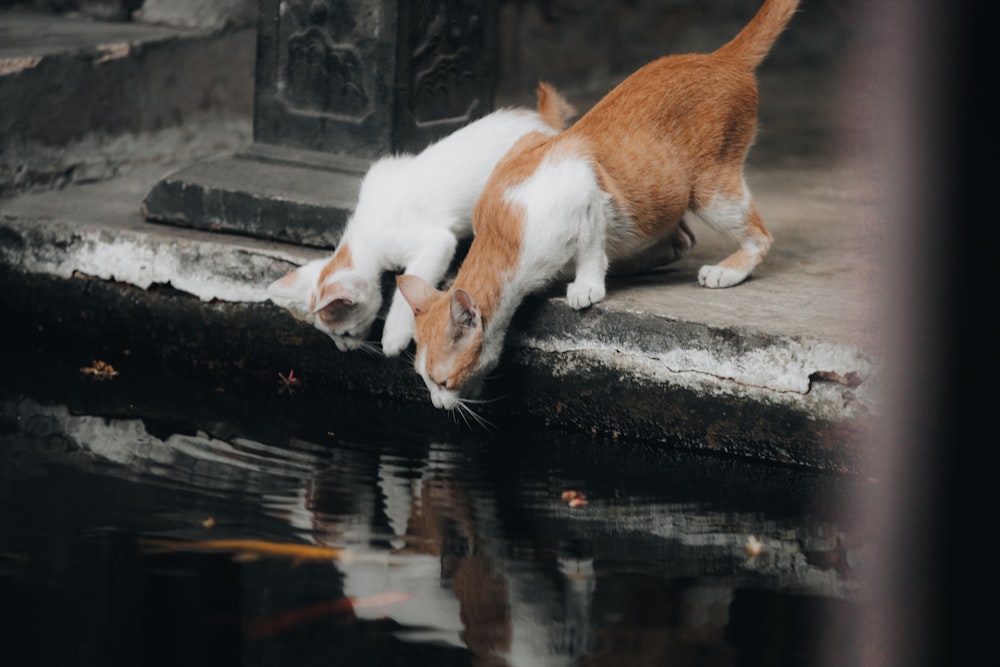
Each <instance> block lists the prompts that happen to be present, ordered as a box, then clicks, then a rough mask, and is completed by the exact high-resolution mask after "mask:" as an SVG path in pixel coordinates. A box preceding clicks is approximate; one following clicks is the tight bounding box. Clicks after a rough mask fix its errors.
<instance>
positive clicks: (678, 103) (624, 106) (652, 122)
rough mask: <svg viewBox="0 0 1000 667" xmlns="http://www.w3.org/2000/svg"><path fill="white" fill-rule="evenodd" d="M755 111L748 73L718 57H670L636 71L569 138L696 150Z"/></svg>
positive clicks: (753, 86)
mask: <svg viewBox="0 0 1000 667" xmlns="http://www.w3.org/2000/svg"><path fill="white" fill-rule="evenodd" d="M757 105H758V95H757V83H756V77H755V76H754V74H753V72H752V71H748V70H747V69H746V68H745V67H741V66H739V65H738V64H737V63H735V62H733V61H731V60H729V59H727V58H724V57H722V56H720V55H718V54H700V53H695V54H680V55H670V56H664V57H662V58H659V59H657V60H654V61H652V62H650V63H648V64H646V65H645V66H643V67H641V68H640V69H638V70H636V72H634V73H633V74H632V75H631V76H629V77H628V78H626V79H625V80H624V81H622V82H621V83H620V84H619V85H618V86H616V87H615V88H614V89H613V90H611V91H610V92H609V93H608V94H607V95H606V96H605V97H604V98H603V99H601V100H600V101H599V102H598V103H597V104H595V105H594V106H593V107H592V108H591V109H590V110H589V111H588V112H587V113H586V114H584V115H583V117H581V118H580V120H579V121H577V122H576V123H575V124H574V125H573V126H572V127H571V128H569V130H567V132H568V133H571V134H577V135H583V136H587V137H588V138H596V139H600V138H608V139H610V140H611V141H616V140H617V139H618V138H619V137H622V136H624V135H630V136H632V137H635V136H642V137H645V136H646V135H649V136H650V137H651V138H654V139H655V140H656V141H657V142H666V143H690V144H691V145H697V143H698V142H704V141H705V140H706V139H711V138H712V137H711V135H713V134H714V133H716V132H718V130H719V128H720V126H724V125H725V124H726V123H727V122H731V121H732V120H733V119H735V118H756V114H757Z"/></svg>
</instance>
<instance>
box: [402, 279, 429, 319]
mask: <svg viewBox="0 0 1000 667" xmlns="http://www.w3.org/2000/svg"><path fill="white" fill-rule="evenodd" d="M396 287H398V288H399V293H400V294H402V295H403V298H404V299H406V303H408V304H410V308H412V309H413V314H414V315H420V314H421V313H425V312H427V309H428V308H429V307H430V305H431V303H432V302H433V301H434V299H435V298H436V297H437V296H438V295H439V294H440V292H439V291H438V290H436V289H434V287H432V286H431V285H430V284H429V283H428V282H427V281H426V280H424V279H423V278H421V277H419V276H414V275H410V274H404V275H401V276H396Z"/></svg>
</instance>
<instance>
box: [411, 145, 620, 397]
mask: <svg viewBox="0 0 1000 667" xmlns="http://www.w3.org/2000/svg"><path fill="white" fill-rule="evenodd" d="M505 197H506V198H507V200H508V201H509V202H510V203H511V204H513V205H515V207H517V208H520V209H521V210H522V211H523V214H524V225H523V228H522V229H523V234H524V240H523V242H522V243H521V254H520V257H519V259H518V265H517V267H516V269H515V271H514V274H513V275H511V276H509V277H508V280H507V282H506V284H505V286H504V289H503V293H502V295H501V298H500V306H499V308H498V310H497V312H496V314H495V315H494V317H493V318H492V320H490V321H489V322H488V323H487V325H486V328H485V330H484V331H483V348H482V352H481V354H480V357H479V362H478V365H477V371H476V375H477V376H478V377H479V378H482V377H483V376H485V375H486V374H487V373H489V371H491V370H492V369H493V368H495V367H496V365H497V363H498V362H499V360H500V354H501V352H502V351H503V342H504V337H505V335H506V331H507V328H508V327H509V325H510V320H511V318H513V316H514V312H515V311H516V310H517V307H518V305H519V304H520V303H521V302H522V301H523V300H524V298H525V297H526V296H527V295H529V294H531V293H532V292H535V291H537V290H540V289H542V288H544V287H545V286H546V285H547V284H548V283H550V282H552V281H553V280H556V279H558V278H559V277H560V276H561V275H564V274H566V273H567V272H569V273H570V274H572V275H574V280H573V281H572V282H570V283H569V284H568V285H567V288H566V300H567V302H568V303H569V305H570V306H571V307H573V308H575V309H577V310H579V309H582V308H586V307H588V306H590V305H592V304H594V303H597V302H599V301H601V300H602V299H603V298H604V296H605V288H604V278H605V273H606V272H607V268H608V257H607V253H606V251H605V237H606V233H607V226H608V224H609V221H612V223H613V222H614V221H616V220H618V219H619V216H618V215H617V214H616V212H615V211H614V209H613V207H612V204H611V197H610V195H608V194H607V193H605V192H604V191H603V190H601V188H600V186H599V185H598V181H597V176H596V175H595V174H594V170H593V168H592V167H591V165H590V163H589V161H587V160H586V159H584V158H582V157H568V158H564V159H561V160H553V159H552V158H546V159H545V160H543V161H542V163H541V164H540V165H539V166H538V168H537V169H536V170H535V172H534V173H533V174H532V175H531V176H530V177H529V178H528V179H526V180H525V181H523V182H522V183H519V184H518V185H516V186H514V187H512V188H510V189H508V190H507V192H506V193H505ZM418 372H419V369H418ZM430 384H433V383H428V386H429V385H430ZM441 391H442V392H445V393H447V392H446V390H441ZM462 391H463V393H468V389H467V388H463V390H462ZM452 393H454V394H455V397H456V399H457V397H458V393H457V392H452ZM433 394H434V392H433V391H432V398H433ZM440 402H442V403H448V402H449V401H447V400H445V399H444V398H442V399H441V401H440ZM437 403H438V401H435V405H437ZM439 407H440V406H439Z"/></svg>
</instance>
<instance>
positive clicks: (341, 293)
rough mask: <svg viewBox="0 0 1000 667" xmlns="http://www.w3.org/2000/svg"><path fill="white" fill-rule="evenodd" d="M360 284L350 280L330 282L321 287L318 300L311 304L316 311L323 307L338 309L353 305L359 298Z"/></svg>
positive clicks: (317, 294)
mask: <svg viewBox="0 0 1000 667" xmlns="http://www.w3.org/2000/svg"><path fill="white" fill-rule="evenodd" d="M360 287H361V286H360V285H352V284H351V283H350V281H338V282H335V283H328V284H326V285H323V286H322V287H320V288H319V291H318V292H317V293H316V294H315V297H316V300H315V302H313V303H310V304H309V306H310V308H311V309H312V311H313V312H314V313H317V312H319V311H321V310H323V309H329V308H335V309H337V310H339V309H341V308H342V307H345V306H353V305H354V303H355V301H357V300H358V293H359V289H360Z"/></svg>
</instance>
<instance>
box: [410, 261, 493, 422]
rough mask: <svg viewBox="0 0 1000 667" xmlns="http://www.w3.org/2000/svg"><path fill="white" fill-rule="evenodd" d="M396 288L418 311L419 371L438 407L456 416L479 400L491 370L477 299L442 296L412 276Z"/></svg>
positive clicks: (459, 293) (453, 293)
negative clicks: (472, 400)
mask: <svg viewBox="0 0 1000 667" xmlns="http://www.w3.org/2000/svg"><path fill="white" fill-rule="evenodd" d="M396 285H397V286H398V287H399V291H400V293H402V295H403V298H405V299H406V301H407V303H409V304H410V307H411V308H412V309H413V315H414V319H415V321H416V334H415V336H414V340H415V341H416V344H417V354H416V357H415V360H414V367H415V368H416V371H417V373H418V374H419V375H420V377H421V378H423V381H424V384H426V385H427V389H428V391H430V394H431V402H432V403H433V404H434V407H436V408H444V409H446V410H453V409H455V408H458V407H459V406H460V404H461V403H462V401H463V400H465V399H470V398H476V397H477V396H478V394H479V391H480V389H481V386H482V381H483V379H484V377H485V374H486V373H488V372H489V371H490V370H492V365H491V361H490V360H489V359H488V358H487V355H484V354H483V343H484V332H483V318H482V313H481V312H480V309H479V306H477V305H476V302H475V300H474V299H473V298H472V295H470V294H469V293H468V292H466V291H465V290H462V289H453V290H450V291H443V290H437V289H434V288H433V287H432V286H431V285H429V284H427V283H426V282H425V281H423V280H421V279H420V278H418V277H416V276H412V275H402V276H398V277H397V278H396Z"/></svg>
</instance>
